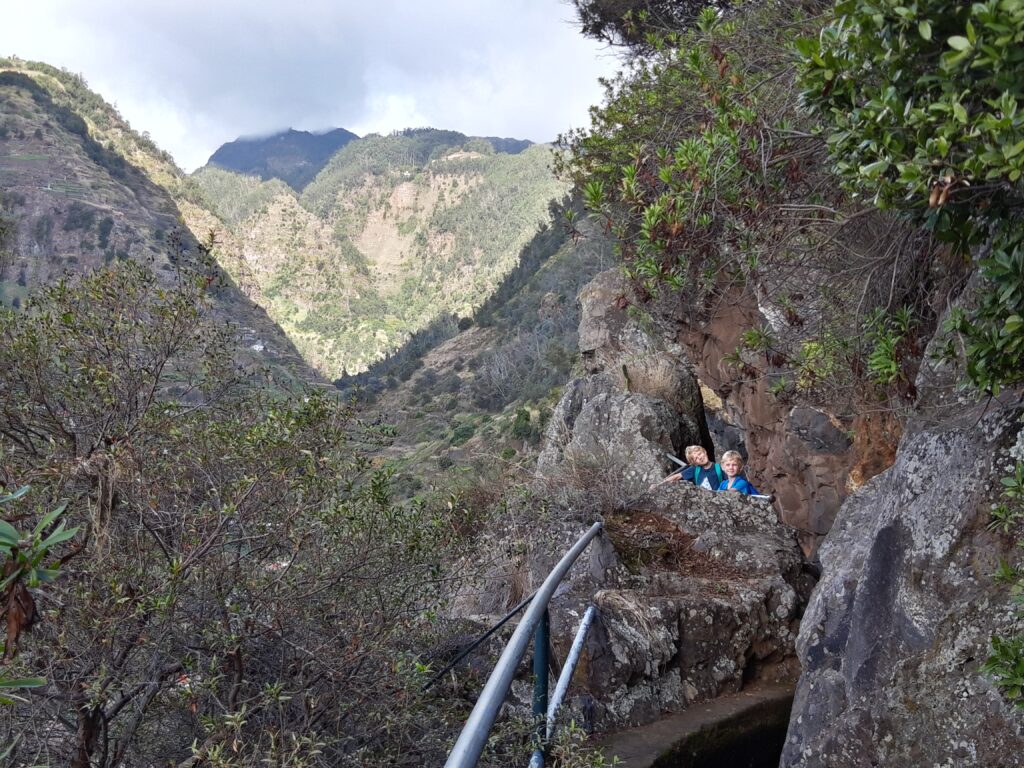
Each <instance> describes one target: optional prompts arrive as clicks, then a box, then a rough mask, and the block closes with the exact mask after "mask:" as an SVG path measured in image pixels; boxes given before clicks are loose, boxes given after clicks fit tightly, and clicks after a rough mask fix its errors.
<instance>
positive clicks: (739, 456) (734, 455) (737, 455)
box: [719, 451, 743, 467]
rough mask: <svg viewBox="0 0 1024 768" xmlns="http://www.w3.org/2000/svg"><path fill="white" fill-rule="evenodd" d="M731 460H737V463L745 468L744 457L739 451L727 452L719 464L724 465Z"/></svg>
mask: <svg viewBox="0 0 1024 768" xmlns="http://www.w3.org/2000/svg"><path fill="white" fill-rule="evenodd" d="M729 459H736V461H738V462H739V464H740V466H741V467H742V466H743V456H742V454H740V452H739V451H726V452H725V453H723V454H722V458H721V459H719V462H720V463H721V464H724V463H725V462H727V461H728V460H729Z"/></svg>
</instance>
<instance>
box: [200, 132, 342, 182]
mask: <svg viewBox="0 0 1024 768" xmlns="http://www.w3.org/2000/svg"><path fill="white" fill-rule="evenodd" d="M357 138H359V137H358V136H356V135H355V134H354V133H352V132H351V131H346V130H345V129H344V128H335V129H334V130H331V131H325V132H323V133H310V132H309V131H296V130H293V129H289V130H287V131H282V132H281V133H275V134H272V135H270V136H265V137H260V138H245V137H243V138H239V139H235V140H234V141H229V142H228V143H227V144H224V145H223V146H221V147H219V148H218V149H217V151H216V152H214V153H213V154H212V155H211V156H210V159H209V161H208V162H207V165H208V166H214V167H217V168H224V169H225V170H229V171H235V172H237V173H243V174H247V175H251V176H259V177H260V178H261V179H263V180H264V181H267V180H269V179H281V180H282V181H283V182H285V183H286V184H287V185H288V186H290V187H292V188H293V189H295V190H298V191H301V190H302V188H303V187H304V186H306V185H307V184H308V183H309V182H310V181H312V180H313V178H314V177H315V176H316V175H317V174H318V173H319V172H320V169H321V168H323V167H324V164H325V163H326V162H327V161H328V160H329V159H330V158H331V155H333V154H334V153H335V152H337V151H338V150H339V149H341V148H342V147H343V146H345V145H346V144H348V143H349V142H350V141H352V140H353V139H357Z"/></svg>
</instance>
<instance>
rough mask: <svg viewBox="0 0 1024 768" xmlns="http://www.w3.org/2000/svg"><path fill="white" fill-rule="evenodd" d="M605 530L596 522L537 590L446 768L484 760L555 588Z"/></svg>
mask: <svg viewBox="0 0 1024 768" xmlns="http://www.w3.org/2000/svg"><path fill="white" fill-rule="evenodd" d="M601 527H602V526H601V523H594V524H593V525H592V526H591V527H590V530H589V531H587V532H586V533H585V534H583V536H581V537H580V538H579V540H578V541H577V542H576V543H575V544H574V545H573V546H572V549H570V550H569V551H568V552H566V553H565V556H564V557H563V558H562V559H561V560H559V561H558V565H556V566H555V567H554V568H553V569H552V571H551V573H550V574H548V577H547V578H546V579H545V580H544V583H543V584H542V585H541V587H540V589H538V590H537V592H536V596H535V597H534V599H533V601H532V602H531V603H530V607H529V608H527V610H526V613H525V614H523V618H522V620H520V622H519V626H518V627H516V631H515V632H513V633H512V638H511V639H510V640H509V641H508V645H507V646H506V647H505V650H504V651H503V652H502V654H501V657H500V658H499V659H498V663H497V664H495V665H494V670H493V671H492V672H491V676H490V677H489V678H488V679H487V684H486V685H485V686H484V689H483V691H482V692H481V694H480V698H479V699H477V702H476V706H474V707H473V711H472V712H471V713H470V715H469V718H467V720H466V724H465V725H464V726H463V728H462V733H460V734H459V738H458V740H457V741H456V742H455V746H454V747H452V751H451V752H450V753H449V754H448V761H447V762H446V763H445V768H474V766H475V765H476V763H477V760H479V759H480V754H481V753H482V752H483V750H484V745H485V744H486V743H487V736H488V734H490V732H491V727H492V726H493V725H494V721H495V719H496V718H497V716H498V711H499V710H500V709H501V705H502V703H503V702H504V701H505V696H507V695H508V690H509V688H510V687H511V685H512V678H513V677H514V676H515V673H516V668H517V667H518V666H519V662H520V661H522V658H523V655H524V654H525V653H526V648H527V646H528V645H529V644H530V635H531V634H533V632H534V630H535V629H536V628H537V625H538V624H540V622H541V619H542V618H543V616H544V614H545V613H546V612H547V609H548V602H549V601H550V600H551V596H552V595H553V594H554V592H555V589H556V588H557V587H558V585H559V583H561V581H562V579H564V578H565V574H566V573H568V571H569V568H570V567H571V566H572V564H573V563H574V562H576V558H578V557H579V556H580V554H582V552H583V550H584V549H586V548H587V545H588V544H589V543H590V542H591V541H592V540H593V539H594V537H595V536H597V534H599V533H600V532H601Z"/></svg>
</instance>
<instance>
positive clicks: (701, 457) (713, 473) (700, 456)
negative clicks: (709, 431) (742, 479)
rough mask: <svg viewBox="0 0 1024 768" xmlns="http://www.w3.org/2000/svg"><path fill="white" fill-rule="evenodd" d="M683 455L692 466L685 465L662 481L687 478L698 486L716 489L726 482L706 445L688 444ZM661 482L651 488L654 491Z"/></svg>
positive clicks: (670, 481)
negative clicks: (710, 456) (709, 455)
mask: <svg viewBox="0 0 1024 768" xmlns="http://www.w3.org/2000/svg"><path fill="white" fill-rule="evenodd" d="M683 456H685V457H686V461H687V462H688V463H689V465H690V466H688V467H683V468H682V469H679V470H677V471H676V472H673V473H672V474H671V475H669V476H668V477H666V478H665V479H664V480H662V481H661V483H675V482H678V481H679V480H686V481H687V482H690V483H693V484H694V485H696V486H697V487H698V488H704V489H705V490H708V491H714V490H716V489H717V488H718V487H719V486H720V485H721V484H722V483H723V482H724V480H725V475H724V474H722V468H721V467H720V466H719V465H718V464H715V463H714V462H712V461H711V459H710V458H709V457H708V452H707V451H706V450H705V449H704V446H702V445H691V446H688V447H687V449H686V451H685V452H684V453H683ZM661 483H655V484H654V485H652V486H651V487H650V489H649V490H652V491H653V490H654V489H655V488H657V487H658V486H659V485H661Z"/></svg>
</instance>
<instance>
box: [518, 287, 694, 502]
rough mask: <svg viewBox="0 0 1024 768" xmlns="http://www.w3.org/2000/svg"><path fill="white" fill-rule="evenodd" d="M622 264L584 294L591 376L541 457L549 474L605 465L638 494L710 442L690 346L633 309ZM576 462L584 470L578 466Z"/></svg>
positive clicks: (557, 418)
mask: <svg viewBox="0 0 1024 768" xmlns="http://www.w3.org/2000/svg"><path fill="white" fill-rule="evenodd" d="M629 293H630V288H629V285H628V283H627V281H626V279H625V278H624V277H623V276H622V273H621V272H620V271H619V270H618V269H611V270H607V271H605V272H602V273H601V274H599V275H598V276H597V277H596V278H594V280H593V281H592V282H591V283H589V284H588V285H587V286H586V287H584V289H583V290H582V291H581V292H580V297H579V301H580V305H581V319H580V341H579V344H580V352H581V354H582V358H583V366H584V368H585V375H584V376H583V377H581V378H578V379H575V380H573V381H571V382H569V384H568V385H567V386H566V388H565V391H564V393H563V395H562V399H561V401H560V402H559V404H558V406H557V407H556V408H555V411H554V414H553V415H552V418H551V421H550V423H549V425H548V429H547V432H546V434H545V444H544V448H543V450H542V452H541V455H540V457H539V459H538V463H537V466H538V470H539V472H540V473H541V474H542V475H545V476H551V475H556V474H559V473H565V472H572V471H584V472H594V471H600V472H601V473H602V474H604V475H605V476H606V477H609V478H611V479H612V480H613V481H614V482H615V483H617V484H618V485H619V486H620V487H621V489H622V491H623V495H624V496H631V495H633V494H636V493H638V492H640V491H641V490H643V489H644V488H646V487H647V486H648V485H650V484H651V483H653V482H657V481H658V480H660V479H661V478H662V477H664V476H665V475H666V474H668V473H669V471H671V470H672V469H673V468H674V466H675V465H673V464H672V462H671V460H670V459H668V458H667V457H666V456H665V452H666V451H668V452H670V453H672V454H673V455H676V456H681V455H682V453H683V451H684V449H685V447H686V446H687V445H692V444H699V443H704V444H707V445H710V438H709V437H708V436H707V434H708V433H707V425H706V423H705V420H704V408H703V401H702V400H701V396H700V389H699V388H698V385H697V380H696V377H695V375H694V373H693V371H692V368H691V366H690V365H689V363H688V362H687V361H686V358H685V356H684V355H683V351H682V348H681V347H679V346H678V345H676V344H667V343H665V342H664V341H662V340H661V339H660V338H658V336H657V335H656V334H655V333H654V332H653V329H645V328H644V327H643V320H642V319H641V318H639V317H637V316H634V315H631V314H630V312H629V311H628V309H627V307H628V306H630V302H629V300H628V299H626V298H625V297H626V296H627V295H628V294H629ZM574 468H579V469H578V470H576V469H574Z"/></svg>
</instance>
